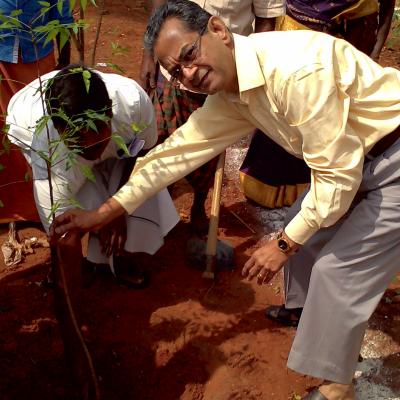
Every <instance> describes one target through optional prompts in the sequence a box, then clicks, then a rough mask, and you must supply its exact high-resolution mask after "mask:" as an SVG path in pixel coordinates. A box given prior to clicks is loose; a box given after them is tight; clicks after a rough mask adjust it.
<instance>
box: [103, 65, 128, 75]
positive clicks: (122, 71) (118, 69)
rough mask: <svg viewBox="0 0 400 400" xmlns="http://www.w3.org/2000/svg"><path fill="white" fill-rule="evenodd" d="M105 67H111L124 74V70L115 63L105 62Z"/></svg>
mask: <svg viewBox="0 0 400 400" xmlns="http://www.w3.org/2000/svg"><path fill="white" fill-rule="evenodd" d="M107 67H109V68H112V69H113V70H115V71H117V72H119V73H120V74H122V75H125V71H124V70H123V69H122V68H121V67H120V66H119V65H117V64H113V63H107Z"/></svg>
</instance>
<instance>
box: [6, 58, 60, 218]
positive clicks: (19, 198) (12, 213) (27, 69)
mask: <svg viewBox="0 0 400 400" xmlns="http://www.w3.org/2000/svg"><path fill="white" fill-rule="evenodd" d="M55 66H56V64H55V59H54V54H53V53H51V54H49V55H48V56H46V57H44V58H42V59H41V60H39V61H38V62H37V63H36V62H35V63H27V64H23V63H22V61H21V60H20V62H19V63H18V64H12V63H7V62H0V74H1V76H2V79H1V80H0V113H1V115H0V131H2V130H3V126H4V121H5V115H6V113H7V106H8V103H9V101H10V99H11V97H12V96H13V95H14V94H15V93H17V92H18V91H19V90H20V89H22V88H23V87H24V86H25V85H27V84H29V83H30V82H32V81H33V80H34V79H36V78H37V77H38V70H39V73H40V75H43V74H45V73H47V72H50V71H53V70H54V68H55ZM3 139H5V137H4V136H2V141H1V144H0V149H1V150H6V149H8V146H7V145H4V142H3ZM0 164H1V165H2V166H3V170H2V171H0V201H1V202H2V203H3V207H0V222H2V223H4V222H10V221H16V220H17V221H18V220H25V221H39V217H38V214H37V212H36V207H35V201H34V198H33V188H32V176H31V170H30V166H29V164H28V163H27V162H26V160H25V157H24V156H23V155H22V153H21V151H20V149H19V148H18V147H17V146H14V145H11V146H10V147H9V150H7V151H5V152H4V153H3V154H1V155H0Z"/></svg>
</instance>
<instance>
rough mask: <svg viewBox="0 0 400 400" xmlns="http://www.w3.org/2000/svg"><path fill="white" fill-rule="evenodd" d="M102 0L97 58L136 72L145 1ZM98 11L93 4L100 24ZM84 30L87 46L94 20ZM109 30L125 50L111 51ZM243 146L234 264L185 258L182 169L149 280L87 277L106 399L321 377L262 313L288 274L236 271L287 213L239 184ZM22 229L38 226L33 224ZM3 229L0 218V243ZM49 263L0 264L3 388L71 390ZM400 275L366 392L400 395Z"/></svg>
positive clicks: (34, 395)
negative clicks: (292, 362) (214, 266)
mask: <svg viewBox="0 0 400 400" xmlns="http://www.w3.org/2000/svg"><path fill="white" fill-rule="evenodd" d="M107 3H108V6H107V13H106V14H105V15H104V20H103V28H102V34H101V36H100V42H99V43H100V46H99V48H98V53H97V62H98V63H106V62H112V63H115V64H118V65H119V66H121V67H123V68H124V69H125V70H126V72H127V75H128V76H130V77H133V78H134V77H136V76H137V74H138V70H139V60H140V52H141V50H140V49H141V39H140V38H141V34H142V32H143V29H144V25H145V20H146V13H145V12H144V11H143V10H142V9H135V8H133V7H132V4H133V2H129V1H116V0H115V1H107ZM95 14H96V13H95V12H93V11H91V13H90V14H89V20H90V22H92V23H93V24H95V19H94V16H95ZM87 38H88V42H89V45H88V49H87V50H88V51H90V48H91V44H90V43H93V30H92V29H91V30H90V32H89V33H88V35H87ZM110 42H113V43H116V44H118V45H119V46H120V48H125V49H126V51H124V52H123V53H122V54H119V55H118V56H113V55H112V51H111V46H110ZM114 47H115V46H114ZM397 57H398V53H397ZM398 61H399V60H398V59H397V60H396V53H394V52H389V51H386V52H385V54H384V60H383V62H384V63H386V64H389V65H394V64H398ZM244 147H245V144H243V143H242V144H238V145H237V146H235V147H234V148H232V149H230V150H229V151H228V166H227V168H226V179H225V182H224V189H223V206H222V210H221V212H222V215H221V221H220V231H219V234H220V237H221V238H225V239H226V240H227V241H229V243H231V244H232V245H233V246H234V247H235V254H236V265H237V268H236V269H235V270H231V271H227V270H225V271H221V272H220V273H219V274H218V277H217V280H216V282H211V281H208V280H204V279H203V278H202V276H201V272H200V271H199V270H196V269H194V268H191V267H190V266H189V265H188V263H187V262H186V261H185V244H186V242H187V240H188V238H189V223H188V222H189V221H188V213H189V207H190V204H191V198H192V194H191V192H190V189H189V187H188V186H187V185H186V184H185V182H184V181H182V182H180V184H179V185H177V186H176V187H175V189H174V194H173V195H174V199H175V202H176V205H177V207H178V209H179V212H180V213H181V216H182V222H181V223H180V224H179V225H178V226H177V227H176V228H175V229H174V230H173V231H172V232H171V233H170V235H169V236H168V237H167V239H166V243H165V246H164V247H163V248H162V249H161V250H160V251H159V253H157V255H156V256H155V257H154V259H153V261H152V265H151V269H152V284H151V287H150V288H149V289H147V290H143V291H132V290H129V289H126V288H124V287H121V286H119V285H117V284H116V283H115V282H114V281H113V280H112V278H111V277H109V276H104V275H96V276H92V277H91V281H90V283H89V284H88V285H87V287H86V288H85V289H84V299H83V301H82V307H81V308H82V311H83V314H84V319H85V323H86V324H87V326H88V327H89V336H88V347H89V350H90V352H91V354H92V356H93V359H94V363H95V368H96V371H97V374H98V375H99V380H100V387H101V391H102V394H103V398H104V399H107V400H127V399H138V400H146V399H149V400H158V399H164V400H175V399H183V400H200V399H205V400H228V399H230V400H253V399H254V400H256V399H277V400H286V399H295V398H298V397H297V396H298V395H303V394H305V393H306V392H307V391H309V390H310V389H311V388H312V387H313V386H315V385H316V384H318V381H317V380H311V379H309V378H306V377H304V376H300V375H297V374H295V373H293V372H291V371H289V370H288V369H286V367H285V363H286V358H287V355H288V351H289V349H290V345H291V342H292V339H293V336H294V334H295V330H294V329H292V328H288V329H283V328H281V327H279V326H278V325H276V324H274V323H272V322H269V321H267V320H266V319H265V318H264V315H263V312H264V309H265V307H266V306H267V305H270V304H280V303H281V302H282V287H281V277H277V278H276V279H275V280H274V281H273V282H272V284H270V285H268V286H266V287H262V288H260V287H257V286H256V285H255V284H250V283H248V282H246V281H243V280H242V279H241V277H240V267H241V266H242V265H243V263H244V262H245V260H246V259H247V258H248V256H249V255H250V254H251V252H252V251H254V249H255V248H256V247H257V246H258V245H259V243H260V240H261V241H262V240H265V236H266V235H267V234H268V233H269V232H270V231H272V230H273V229H275V228H277V227H279V226H280V225H281V224H282V218H283V215H284V213H285V210H274V211H267V210H262V209H260V208H258V207H255V206H252V205H250V204H249V203H247V202H246V201H245V199H244V198H243V197H242V195H241V194H240V191H239V189H238V185H237V167H238V165H239V164H240V159H241V158H242V156H243V153H244V150H243V148H244ZM235 215H237V216H239V217H240V218H241V220H242V221H244V222H241V221H240V220H239V219H238V218H236V216H235ZM260 222H261V223H260ZM252 230H253V231H254V232H252ZM20 234H21V235H22V236H24V237H31V236H40V235H43V233H42V232H41V231H40V230H39V229H38V228H36V227H32V226H29V225H28V226H21V230H20ZM6 236H7V233H6V227H3V230H2V234H1V237H0V243H3V242H4V240H5V239H6ZM48 265H49V252H48V250H46V249H38V250H37V251H36V253H35V254H33V255H29V256H28V257H27V258H26V260H25V262H24V263H22V264H20V265H19V266H18V267H17V268H14V269H6V270H3V268H4V267H3V266H2V265H1V264H0V270H3V271H2V272H0V327H1V329H0V365H1V367H0V399H1V400H20V399H40V400H45V399H49V400H50V399H52V400H53V399H57V400H64V399H65V400H66V399H68V400H70V399H71V398H72V397H71V384H70V381H69V379H68V376H67V371H66V367H65V362H64V357H63V346H62V341H61V338H60V335H59V330H58V325H57V321H56V319H55V315H54V311H53V293H52V290H51V289H48V288H47V287H46V286H45V285H43V283H42V282H43V280H44V278H45V276H46V274H47V270H48ZM399 286H400V285H399V283H398V282H397V283H394V284H393V285H392V286H391V289H390V290H388V292H387V293H386V294H385V296H384V299H383V300H382V302H381V304H380V306H379V307H378V310H377V311H376V313H375V314H374V316H373V318H372V320H371V322H370V326H369V329H368V332H367V335H366V340H365V344H364V347H363V351H362V355H363V356H364V358H365V360H364V362H363V363H361V364H360V366H359V371H358V372H357V380H356V383H357V390H358V396H359V398H360V399H363V400H364V399H371V400H372V399H374V400H375V399H396V398H400V380H399V379H398V376H399V371H400V356H399V355H400V324H399V321H400V304H399V303H398V302H397V301H396V297H395V294H396V292H395V289H396V288H398V287H399ZM333 323H334V321H333ZM396 377H397V379H396Z"/></svg>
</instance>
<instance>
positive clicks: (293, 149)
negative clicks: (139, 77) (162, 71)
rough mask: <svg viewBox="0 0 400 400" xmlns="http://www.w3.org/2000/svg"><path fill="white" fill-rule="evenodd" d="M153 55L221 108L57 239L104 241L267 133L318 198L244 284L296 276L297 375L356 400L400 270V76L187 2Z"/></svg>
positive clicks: (264, 253) (291, 362)
mask: <svg viewBox="0 0 400 400" xmlns="http://www.w3.org/2000/svg"><path fill="white" fill-rule="evenodd" d="M204 25H206V26H207V29H206V30H205V32H204V33H203V34H202V35H201V32H203V29H204ZM145 45H146V46H147V47H148V48H149V49H153V50H154V54H155V56H156V57H157V59H158V60H159V61H160V63H161V64H162V65H163V66H164V67H165V68H166V69H167V70H168V71H169V72H170V74H171V75H172V77H173V79H176V80H179V81H180V82H182V83H183V84H184V85H185V86H186V87H188V88H190V89H191V90H198V91H200V92H204V93H209V94H210V96H208V98H207V100H206V102H205V104H204V106H203V107H202V108H201V109H199V110H197V111H195V112H194V113H193V114H192V115H191V117H190V118H189V120H188V121H187V123H186V124H184V125H183V126H182V127H181V128H179V129H178V130H177V131H176V132H175V133H174V134H173V135H172V136H171V137H170V138H169V139H168V140H167V141H166V142H164V143H163V144H162V145H160V146H157V147H156V148H154V149H153V150H152V151H151V152H150V153H148V154H147V155H146V157H144V158H142V159H139V160H138V162H137V164H136V166H135V169H134V171H133V173H132V175H131V177H130V179H129V181H128V182H127V184H126V185H125V186H123V187H122V188H121V189H120V190H119V191H118V192H117V193H116V194H115V195H114V196H113V197H112V198H110V199H109V200H108V201H106V202H105V203H104V204H103V205H102V206H100V207H99V208H97V209H95V210H92V211H81V210H74V211H70V212H68V213H66V214H64V215H63V216H60V217H58V218H57V221H56V224H55V230H53V232H54V233H55V234H62V233H63V232H65V231H68V230H69V229H71V228H73V227H78V228H80V229H82V230H93V229H98V228H99V227H101V226H103V225H104V224H106V223H107V222H108V221H110V220H112V219H114V218H116V217H117V216H119V215H121V214H124V213H131V212H132V211H133V210H135V209H136V208H137V207H138V206H139V205H140V204H141V203H142V202H143V201H145V200H146V199H147V198H149V197H151V196H152V195H153V194H154V193H156V192H157V191H158V190H160V188H162V187H165V186H167V185H169V184H170V183H171V182H174V181H176V180H178V179H180V178H181V177H183V176H185V175H186V174H187V173H188V172H190V171H192V170H194V169H195V168H197V167H198V166H199V165H201V164H203V163H205V162H206V161H208V160H210V159H211V158H212V157H215V156H216V155H217V154H219V153H221V151H223V150H224V149H225V148H226V147H228V146H229V145H231V144H232V143H234V142H235V141H236V140H238V139H239V138H241V137H243V136H245V135H247V134H248V133H250V132H251V131H252V130H253V129H254V128H255V127H257V128H260V129H262V130H263V131H265V132H268V135H270V137H271V138H272V139H273V140H274V141H276V142H277V143H278V144H280V145H281V146H282V147H284V148H285V149H286V150H287V151H289V152H290V153H292V154H294V155H296V156H298V157H302V158H304V160H305V161H306V162H307V164H308V165H309V167H310V168H311V171H312V172H311V186H310V190H309V191H308V193H307V194H306V195H305V197H304V199H302V201H300V202H298V203H297V204H295V205H294V208H293V209H292V211H291V220H290V221H287V225H286V227H285V230H284V232H283V233H282V235H281V236H280V237H279V238H278V239H276V240H272V241H270V242H269V243H267V244H266V245H264V246H263V247H261V248H260V249H258V250H257V251H255V252H254V253H253V255H252V256H251V257H250V259H249V260H248V261H247V263H246V264H245V266H244V268H243V274H244V275H245V276H248V278H249V279H253V278H256V279H257V281H258V283H259V284H262V283H267V282H269V281H270V280H271V279H272V277H273V276H274V275H275V274H276V273H277V272H278V271H279V270H280V269H281V268H282V267H283V266H284V265H285V275H286V306H287V307H288V308H296V307H304V309H303V313H302V316H301V319H300V323H299V327H298V330H297V333H296V337H295V340H294V343H293V346H292V349H291V352H290V355H289V359H288V367H289V368H291V369H293V370H295V371H298V372H300V373H302V374H307V375H311V376H314V377H318V378H321V379H324V383H323V384H322V385H321V387H320V388H319V389H318V390H316V391H314V392H313V393H311V394H309V395H308V396H307V397H306V398H307V399H329V400H333V399H354V391H353V388H352V386H351V381H352V378H353V374H354V370H355V367H356V364H357V359H358V354H359V351H360V347H361V342H362V339H363V335H364V331H365V328H366V325H367V321H368V319H369V317H370V315H371V314H372V312H373V311H374V309H375V307H376V305H377V304H378V302H379V300H380V298H381V297H382V295H383V293H384V291H385V288H386V287H387V285H388V284H389V283H390V281H391V279H392V277H393V276H394V275H395V273H396V272H397V271H398V269H399V263H398V259H399V257H400V245H399V244H400V224H399V211H400V140H398V138H399V128H398V127H399V124H400V72H399V71H398V70H395V69H393V68H382V67H381V66H379V65H378V64H376V63H375V62H374V61H372V60H371V59H370V58H369V57H368V56H366V55H365V54H363V53H361V52H359V51H358V50H356V49H355V48H354V47H353V46H351V45H350V44H349V43H347V42H345V41H343V40H340V39H337V38H334V37H332V36H329V35H325V34H323V33H318V32H312V31H289V32H268V33H260V34H254V35H250V37H244V36H239V35H234V34H233V35H232V34H231V33H230V32H229V31H228V30H227V28H226V26H225V25H224V23H223V22H222V21H221V20H220V19H219V18H218V17H212V16H210V15H209V14H208V13H206V12H205V11H203V10H202V9H201V8H199V7H196V6H195V5H194V4H193V3H191V2H188V1H185V0H180V1H177V2H171V3H168V4H167V5H165V6H162V7H160V9H158V10H157V12H156V13H155V14H154V15H153V16H152V18H151V20H150V23H149V26H148V29H147V32H146V36H145ZM194 45H195V46H194ZM189 50H190V54H188V51H189Z"/></svg>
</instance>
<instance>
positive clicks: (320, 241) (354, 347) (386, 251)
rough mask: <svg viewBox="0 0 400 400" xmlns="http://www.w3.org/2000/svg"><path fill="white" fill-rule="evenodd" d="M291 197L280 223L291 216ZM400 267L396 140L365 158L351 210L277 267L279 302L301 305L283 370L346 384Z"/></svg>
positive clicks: (399, 178)
mask: <svg viewBox="0 0 400 400" xmlns="http://www.w3.org/2000/svg"><path fill="white" fill-rule="evenodd" d="M301 200H302V199H299V200H298V201H297V202H296V203H295V204H294V205H293V206H292V207H291V209H290V210H289V212H288V215H287V221H286V222H288V221H290V219H291V218H293V217H294V215H295V214H296V213H297V212H298V210H299V208H300V205H301ZM399 270H400V140H397V142H396V143H394V144H393V145H392V146H391V147H390V148H389V149H388V150H386V151H385V152H384V153H383V154H381V155H380V156H378V157H376V158H374V159H372V160H370V161H366V163H365V165H364V172H363V179H362V183H361V186H360V189H359V191H358V194H357V196H356V200H354V202H353V204H352V207H351V208H350V210H349V211H348V212H347V213H346V215H345V216H344V217H343V218H341V219H340V221H338V222H337V223H336V224H335V225H334V226H332V227H329V228H323V229H321V230H320V231H318V232H317V233H316V234H315V235H314V236H313V237H312V238H311V239H310V240H309V241H308V242H307V243H306V244H305V245H304V246H302V248H301V250H300V251H299V252H298V253H297V254H295V255H294V256H292V257H291V258H290V260H289V262H288V263H287V265H285V270H284V272H285V294H286V299H285V305H286V307H287V308H295V307H304V309H303V314H302V316H301V319H300V323H299V326H298V329H297V333H296V337H295V339H294V342H293V345H292V349H291V351H290V354H289V359H288V367H289V368H290V369H292V370H295V371H297V372H299V373H301V374H306V375H311V376H314V377H317V378H322V379H326V380H330V381H333V382H337V383H343V384H348V383H350V382H351V380H352V378H353V375H354V372H355V368H356V364H357V360H358V355H359V352H360V348H361V344H362V340H363V337H364V333H365V329H366V327H367V323H368V319H369V318H370V316H371V314H372V313H373V311H374V310H375V308H376V306H377V305H378V303H379V300H380V299H381V297H382V295H383V294H384V292H385V289H386V288H387V286H388V285H389V283H390V282H391V280H392V278H393V277H394V276H395V274H396V272H398V271H399Z"/></svg>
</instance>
